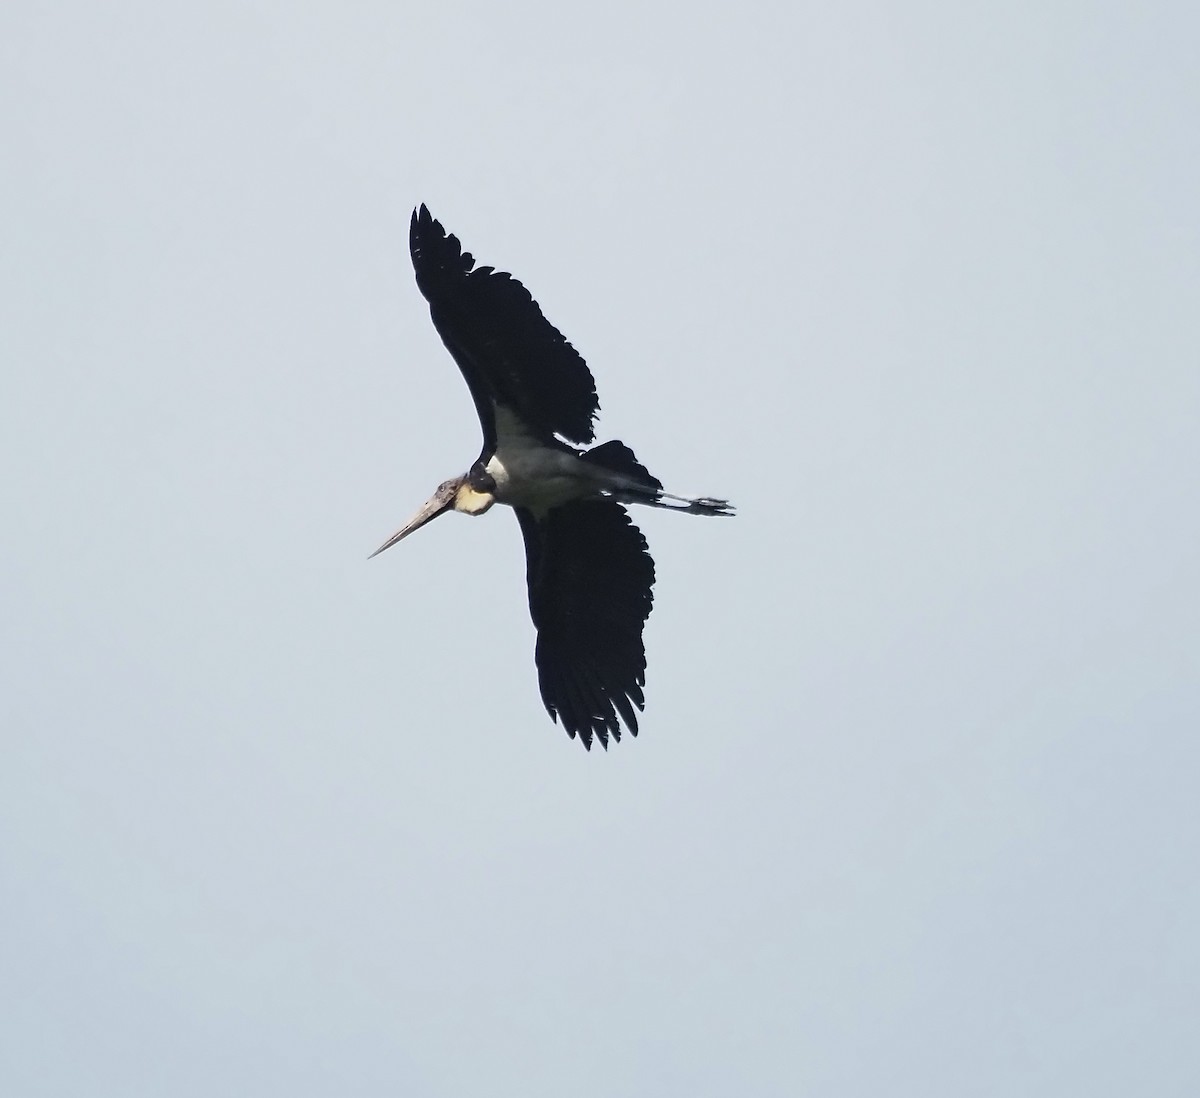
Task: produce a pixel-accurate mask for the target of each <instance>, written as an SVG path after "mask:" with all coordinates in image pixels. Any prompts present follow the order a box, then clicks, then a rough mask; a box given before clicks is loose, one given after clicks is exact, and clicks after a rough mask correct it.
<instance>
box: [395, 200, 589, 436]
mask: <svg viewBox="0 0 1200 1098" xmlns="http://www.w3.org/2000/svg"><path fill="white" fill-rule="evenodd" d="M409 249H410V251H411V252H412V261H413V269H414V270H415V271H416V273H417V285H418V286H419V287H420V289H421V293H423V294H424V295H425V298H426V300H427V301H428V302H429V312H430V314H431V315H432V316H433V323H434V326H435V327H436V328H437V330H438V334H439V335H440V336H441V337H442V342H443V343H445V344H446V347H447V348H448V349H449V351H450V353H451V354H452V355H453V356H454V361H455V362H457V363H458V367H459V369H460V370H462V373H463V377H465V378H466V380H467V385H468V387H469V388H470V390H471V396H472V397H474V399H475V409H476V411H477V412H478V413H479V422H480V424H481V425H482V427H483V436H484V449H485V451H486V450H494V449H495V446H496V422H495V419H496V417H495V412H494V409H493V403H498V404H504V405H507V406H508V407H509V408H511V409H512V411H513V412H515V413H516V414H517V416H518V417H519V418H520V419H521V420H523V421H524V422H525V424H526V425H527V426H528V427H529V428H530V430H531V431H532V432H533V433H535V434H536V435H538V436H540V437H541V438H542V440H543V441H545V442H549V441H550V440H551V439H553V437H554V435H556V434H558V435H561V436H562V437H563V438H565V439H569V440H570V441H572V442H579V443H586V442H591V441H592V439H593V438H594V437H595V432H594V431H593V429H592V421H593V419H595V416H596V412H597V411H598V410H599V407H600V404H599V401H598V400H597V399H596V383H595V382H594V381H593V380H592V375H591V372H590V371H589V370H588V368H587V364H586V363H585V362H584V361H583V359H582V358H581V357H580V354H579V352H578V351H576V350H575V348H574V347H572V346H571V344H569V343H568V342H567V341H566V339H565V338H564V337H563V334H562V333H561V332H560V331H559V330H558V329H557V328H556V327H554V325H553V324H551V323H550V321H548V320H547V319H546V318H545V317H544V316H543V315H542V310H541V309H540V308H538V304H537V302H536V301H534V300H533V298H532V297H531V296H530V293H529V291H528V290H527V289H525V287H524V286H522V285H521V283H519V282H518V281H517V280H516V279H515V278H513V277H512V275H507V274H504V273H502V272H500V271H496V270H494V269H493V268H491V267H475V259H474V257H473V256H472V255H471V253H470V252H464V251H463V250H462V245H461V244H460V243H459V241H458V238H457V237H455V236H453V235H452V234H448V233H447V232H446V230H445V229H443V228H442V226H441V224H440V223H439V222H438V221H436V220H434V217H433V215H432V214H431V213H430V212H429V210H428V209H426V207H425V206H421V207H420V208H419V209H417V210H415V211H413V216H412V226H411V228H410V230H409Z"/></svg>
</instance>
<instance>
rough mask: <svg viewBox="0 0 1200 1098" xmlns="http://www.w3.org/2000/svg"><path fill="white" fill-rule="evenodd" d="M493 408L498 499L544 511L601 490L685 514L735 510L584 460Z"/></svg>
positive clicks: (506, 412)
mask: <svg viewBox="0 0 1200 1098" xmlns="http://www.w3.org/2000/svg"><path fill="white" fill-rule="evenodd" d="M494 407H495V411H496V452H495V454H494V455H493V456H492V458H491V459H490V460H489V461H488V463H487V471H488V472H489V473H490V474H491V475H492V479H493V480H495V482H496V492H495V496H496V499H497V501H498V502H500V503H506V504H508V506H510V507H528V508H529V509H530V510H531V511H537V512H540V513H544V512H546V511H548V510H550V509H551V508H552V507H561V506H562V505H563V504H564V503H569V502H570V501H571V500H573V499H585V498H587V497H588V496H596V495H600V494H601V493H603V494H605V495H608V496H611V498H613V499H616V500H617V501H619V502H621V503H643V504H648V505H649V506H651V507H663V508H666V509H667V510H670V511H681V512H683V513H685V514H694V515H713V514H724V515H728V514H731V513H732V512H733V508H732V507H731V506H730V504H729V503H728V502H727V501H725V500H723V499H710V498H709V497H707V496H704V497H701V498H699V499H691V498H689V497H688V496H673V495H671V493H670V492H663V491H661V490H656V489H654V488H651V487H648V486H647V485H646V484H645V483H644V482H643V481H641V480H638V479H636V478H634V477H630V476H626V475H625V474H623V473H615V472H613V471H612V470H611V469H605V468H603V467H601V466H599V465H593V464H592V463H591V462H587V461H580V460H579V458H577V457H576V456H575V455H574V454H570V453H567V452H565V451H563V450H555V449H551V448H550V447H548V446H543V445H542V443H541V442H539V441H538V440H537V439H536V438H534V437H533V436H532V435H531V434H529V432H528V431H526V430H525V426H524V424H523V423H522V422H521V421H520V420H519V419H517V417H516V416H514V415H513V414H512V412H511V411H509V410H508V409H507V408H505V407H503V406H502V405H494Z"/></svg>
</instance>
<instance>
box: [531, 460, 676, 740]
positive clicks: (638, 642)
mask: <svg viewBox="0 0 1200 1098" xmlns="http://www.w3.org/2000/svg"><path fill="white" fill-rule="evenodd" d="M630 456H632V455H630ZM517 519H518V521H519V522H520V524H521V533H522V534H523V535H524V538H525V559H526V568H527V571H528V580H529V613H530V616H531V617H532V618H533V624H534V626H535V627H536V628H537V633H538V639H537V650H536V662H537V669H538V684H539V686H540V688H541V693H542V701H543V702H545V705H546V709H547V711H548V712H549V714H550V716H551V717H552V718H554V719H555V720H557V721H561V723H562V725H563V727H564V728H565V729H566V731H567V733H568V734H569V735H570V736H571V737H572V738H574V737H575V736H576V735H578V736H579V738H580V739H582V740H583V743H584V746H585V747H587V748H589V749H590V748H591V746H592V740H593V738H595V739H599V741H600V743H601V744H602V745H603V746H604V747H608V741H609V738H610V737H611V738H612V739H613V740H615V741H617V742H620V739H621V725H622V722H624V725H625V727H626V728H628V729H629V731H630V733H631V734H632V735H634V736H636V735H637V731H638V724H637V714H636V712H635V711H634V710H635V707H636V708H637V709H639V710H640V709H642V707H643V705H644V702H645V698H644V696H643V694H642V687H643V686H644V685H645V683H646V649H645V646H644V645H643V643H642V628H643V626H644V625H645V624H646V619H647V618H648V617H649V616H650V610H651V607H652V606H653V602H654V596H653V593H652V590H651V589H652V588H653V586H654V561H653V560H651V559H650V554H649V552H648V551H647V547H646V539H645V538H644V537H643V536H642V533H641V531H640V530H638V528H637V527H636V526H634V524H633V522H632V521H631V520H630V518H629V515H628V514H627V513H626V511H625V508H624V507H622V506H621V505H620V504H619V503H615V502H613V501H612V500H608V499H585V500H577V501H575V502H573V503H568V504H565V505H564V506H562V507H556V508H553V509H552V510H550V511H549V512H547V513H546V514H544V515H540V516H539V515H535V514H534V513H533V512H532V511H529V510H526V509H524V508H517Z"/></svg>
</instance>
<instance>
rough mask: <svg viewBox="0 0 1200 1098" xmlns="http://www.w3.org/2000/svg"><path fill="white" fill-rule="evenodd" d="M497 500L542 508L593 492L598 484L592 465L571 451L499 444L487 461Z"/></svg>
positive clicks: (511, 505)
mask: <svg viewBox="0 0 1200 1098" xmlns="http://www.w3.org/2000/svg"><path fill="white" fill-rule="evenodd" d="M487 471H488V472H489V473H490V474H491V475H492V478H493V479H494V480H495V481H496V499H497V500H498V501H499V502H500V503H507V504H508V505H509V506H510V507H528V508H530V509H531V510H534V511H544V510H547V509H549V508H551V507H558V506H560V505H562V504H564V503H567V502H568V501H570V500H573V499H580V498H582V497H584V496H590V495H593V494H594V493H595V492H596V491H597V490H598V489H599V488H600V484H599V483H598V480H599V479H600V478H597V477H596V476H595V473H596V470H594V469H593V467H592V466H590V465H588V464H586V463H585V462H582V461H580V460H579V459H578V458H577V457H576V456H575V455H574V454H564V453H563V452H562V451H561V450H550V449H547V448H546V447H544V446H539V445H536V444H534V445H532V446H525V445H509V446H502V447H501V448H500V449H498V450H497V451H496V453H495V454H494V455H493V456H492V459H491V460H490V461H489V462H488V463H487Z"/></svg>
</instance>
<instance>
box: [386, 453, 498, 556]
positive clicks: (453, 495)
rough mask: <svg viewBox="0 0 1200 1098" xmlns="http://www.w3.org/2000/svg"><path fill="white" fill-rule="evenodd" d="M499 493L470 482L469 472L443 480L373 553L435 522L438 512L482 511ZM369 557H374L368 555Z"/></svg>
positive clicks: (494, 500) (480, 513) (477, 512)
mask: <svg viewBox="0 0 1200 1098" xmlns="http://www.w3.org/2000/svg"><path fill="white" fill-rule="evenodd" d="M495 502H496V497H495V496H494V495H493V494H492V493H491V492H489V491H480V490H478V489H477V488H475V487H473V486H472V484H471V477H470V474H465V475H463V476H461V477H453V478H452V479H450V480H444V481H442V483H441V484H439V485H438V486H437V491H436V492H434V493H433V495H432V496H430V497H429V499H427V500H426V501H425V503H424V504H422V506H421V509H420V510H419V511H418V512H417V513H416V514H415V515H413V517H412V518H410V519H409V520H408V522H406V523H405V524H404V525H403V526H401V527H400V529H399V530H397V531H396V532H395V533H394V534H393V535H392V536H391V537H390V538H388V539H387V541H385V542H384V543H383V544H382V545H381V546H380V547H379V548H378V549H376V550H375V552H374V553H372V554H371V556H372V557H377V556H379V554H380V553H382V552H383V551H384V550H385V549H390V548H391V547H392V546H393V545H395V544H396V542H398V541H403V540H404V539H405V538H406V537H408V535H409V534H411V533H412V532H413V531H414V530H419V529H420V528H421V527H422V526H424V525H425V524H426V523H427V522H432V521H433V520H434V519H435V518H437V517H438V515H442V514H445V513H446V512H447V511H461V512H462V513H463V514H464V515H482V514H483V513H484V511H486V510H487V509H488V508H489V507H491V505H492V504H493V503H495ZM367 559H368V560H370V559H371V557H368V558H367Z"/></svg>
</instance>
